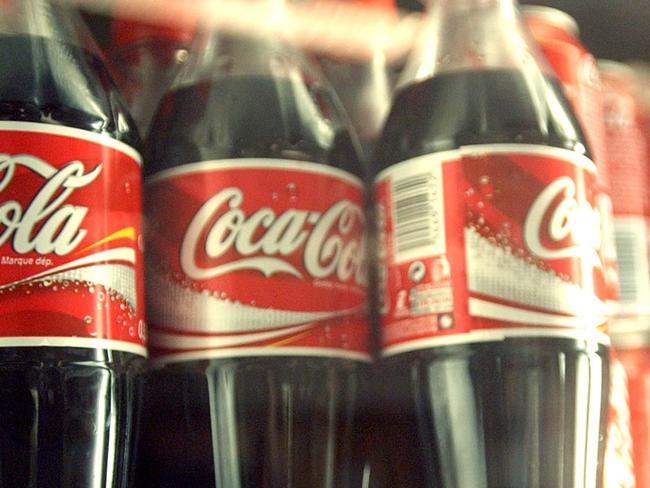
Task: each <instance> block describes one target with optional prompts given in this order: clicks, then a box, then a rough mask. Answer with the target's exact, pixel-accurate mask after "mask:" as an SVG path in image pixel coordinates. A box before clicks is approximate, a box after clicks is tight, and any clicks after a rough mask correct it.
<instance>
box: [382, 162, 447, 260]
mask: <svg viewBox="0 0 650 488" xmlns="http://www.w3.org/2000/svg"><path fill="white" fill-rule="evenodd" d="M440 197H441V195H440V182H439V181H438V180H437V178H436V175H435V174H433V173H421V174H416V175H412V176H408V177H405V178H401V179H399V180H394V182H393V212H394V219H395V220H394V222H395V234H394V239H395V251H396V255H397V257H398V261H400V260H401V259H399V257H400V256H403V257H405V256H404V254H405V253H407V254H408V258H413V257H415V256H414V255H415V254H422V255H431V254H432V249H431V248H432V247H438V246H439V243H440V240H441V239H444V236H443V235H442V221H441V218H442V216H441V211H440V210H441V202H440Z"/></svg>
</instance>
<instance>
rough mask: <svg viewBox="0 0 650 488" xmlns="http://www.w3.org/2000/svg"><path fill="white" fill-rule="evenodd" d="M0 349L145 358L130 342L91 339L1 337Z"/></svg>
mask: <svg viewBox="0 0 650 488" xmlns="http://www.w3.org/2000/svg"><path fill="white" fill-rule="evenodd" d="M0 347H80V348H83V349H108V350H111V351H122V352H130V353H132V354H137V355H138V356H142V357H147V348H146V347H144V346H141V345H139V344H133V343H132V342H126V341H116V340H113V339H93V338H92V337H44V336H38V337H1V338H0Z"/></svg>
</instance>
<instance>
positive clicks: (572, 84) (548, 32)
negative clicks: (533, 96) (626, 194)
mask: <svg viewBox="0 0 650 488" xmlns="http://www.w3.org/2000/svg"><path fill="white" fill-rule="evenodd" d="M522 10H523V13H524V19H525V21H526V25H527V26H528V29H529V30H530V32H531V34H532V35H533V38H534V39H535V41H536V42H537V44H538V45H539V47H540V49H541V51H542V53H543V54H544V57H545V58H546V60H547V61H548V63H549V64H550V65H551V67H552V68H553V71H555V74H556V75H557V77H558V79H559V80H560V83H561V84H562V88H563V89H564V92H565V95H566V96H567V98H568V100H569V102H570V103H571V105H572V107H573V110H574V112H575V114H576V117H577V119H578V122H579V123H580V125H581V126H582V129H583V131H584V133H585V137H586V139H587V143H588V144H589V147H590V151H591V153H592V159H593V160H594V161H595V162H596V164H598V165H599V172H602V171H601V169H600V165H601V164H602V162H603V161H604V160H605V154H606V152H605V151H606V148H605V137H604V132H605V129H604V126H603V106H602V91H601V90H602V84H601V80H600V75H599V72H598V67H597V65H596V60H595V59H594V57H593V55H592V54H591V53H590V52H589V51H588V50H587V48H586V47H585V46H584V45H583V44H582V42H580V38H579V36H580V30H579V28H578V24H577V23H576V21H575V20H574V19H573V17H571V16H570V15H569V14H567V13H565V12H562V11H561V10H557V9H554V8H551V7H542V6H536V5H530V6H526V7H523V9H522Z"/></svg>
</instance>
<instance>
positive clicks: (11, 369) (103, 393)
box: [0, 36, 140, 488]
mask: <svg viewBox="0 0 650 488" xmlns="http://www.w3.org/2000/svg"><path fill="white" fill-rule="evenodd" d="M0 70H1V71H2V73H3V75H2V76H1V77H0V120H9V121H25V122H43V123H49V124H55V125H60V126H67V127H76V128H79V129H85V130H88V131H92V132H97V133H103V134H107V135H109V136H111V137H113V138H115V139H118V140H121V141H123V142H126V143H127V144H130V145H134V144H137V136H136V135H135V134H133V133H131V132H129V131H128V129H127V126H125V125H124V123H122V125H119V124H118V118H121V120H122V121H126V120H127V119H128V117H127V116H126V114H125V111H124V109H123V108H122V106H121V105H120V104H119V102H118V99H117V97H116V94H115V91H114V88H113V86H112V84H111V82H110V81H109V78H108V76H107V73H106V72H105V70H104V67H103V65H102V63H101V61H100V60H99V59H97V58H95V57H94V56H92V55H90V54H89V53H87V52H85V51H83V50H81V49H78V48H76V47H73V46H70V45H67V44H63V43H60V42H55V41H51V40H46V39H43V38H38V37H28V36H0ZM139 363H140V360H139V359H138V358H137V356H135V355H133V354H130V353H124V352H113V351H107V350H98V349H82V348H59V347H24V348H6V347H5V348H0V391H1V392H2V393H1V394H0V487H2V488H28V487H29V488H35V487H39V488H41V487H42V488H45V487H47V488H49V487H57V488H79V487H84V488H100V487H101V488H108V487H125V486H127V484H128V478H129V466H128V464H127V462H126V461H127V460H128V459H129V457H130V456H131V455H132V454H133V448H134V443H133V440H134V435H133V427H134V414H135V411H136V406H137V402H136V382H135V375H136V371H137V369H138V365H139Z"/></svg>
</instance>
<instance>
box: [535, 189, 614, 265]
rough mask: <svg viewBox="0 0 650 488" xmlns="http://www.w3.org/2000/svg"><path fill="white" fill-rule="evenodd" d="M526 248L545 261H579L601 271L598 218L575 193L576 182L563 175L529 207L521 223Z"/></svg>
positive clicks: (599, 220) (599, 224)
mask: <svg viewBox="0 0 650 488" xmlns="http://www.w3.org/2000/svg"><path fill="white" fill-rule="evenodd" d="M524 240H525V242H526V245H527V247H528V249H529V250H530V251H531V252H532V253H533V254H535V255H536V256H538V257H540V258H542V259H546V260H557V259H567V258H578V259H582V260H583V262H584V263H585V264H586V266H589V267H592V268H593V267H600V268H602V262H601V257H600V253H599V249H600V247H601V216H600V212H599V209H598V208H594V207H593V206H592V205H591V204H590V203H589V202H588V201H587V200H586V199H585V198H584V196H581V195H579V194H578V189H577V186H576V182H575V181H574V180H573V179H572V178H570V177H568V176H563V177H561V178H558V179H556V180H555V181H553V182H552V183H551V184H549V185H548V186H547V187H546V188H544V190H543V191H542V192H541V193H540V194H539V195H538V196H537V198H536V199H535V201H534V202H533V204H532V205H531V207H530V209H529V211H528V213H527V215H526V221H525V224H524Z"/></svg>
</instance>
